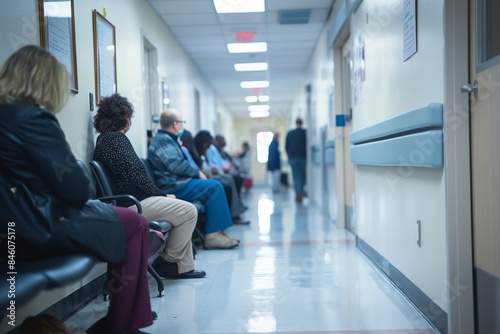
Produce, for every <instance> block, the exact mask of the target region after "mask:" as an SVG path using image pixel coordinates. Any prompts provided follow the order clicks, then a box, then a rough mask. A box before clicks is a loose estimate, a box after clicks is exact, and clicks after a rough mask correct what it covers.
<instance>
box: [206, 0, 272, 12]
mask: <svg viewBox="0 0 500 334" xmlns="http://www.w3.org/2000/svg"><path fill="white" fill-rule="evenodd" d="M214 6H215V10H216V11H217V13H219V14H221V13H258V12H264V11H265V10H266V3H265V0H251V1H249V0H214Z"/></svg>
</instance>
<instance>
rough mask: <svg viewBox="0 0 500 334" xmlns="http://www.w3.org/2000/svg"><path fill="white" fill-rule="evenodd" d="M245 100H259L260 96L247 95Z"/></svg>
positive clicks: (251, 101) (253, 101)
mask: <svg viewBox="0 0 500 334" xmlns="http://www.w3.org/2000/svg"><path fill="white" fill-rule="evenodd" d="M245 101H246V102H248V103H255V102H257V101H259V98H258V97H257V96H255V95H252V96H247V97H245Z"/></svg>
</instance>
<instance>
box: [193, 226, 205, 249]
mask: <svg viewBox="0 0 500 334" xmlns="http://www.w3.org/2000/svg"><path fill="white" fill-rule="evenodd" d="M194 234H195V235H196V236H197V237H198V238H200V240H201V245H202V246H203V245H205V236H204V235H203V233H201V231H200V230H199V229H198V227H195V229H194Z"/></svg>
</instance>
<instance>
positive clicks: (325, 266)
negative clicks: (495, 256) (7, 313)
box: [66, 188, 435, 334]
mask: <svg viewBox="0 0 500 334" xmlns="http://www.w3.org/2000/svg"><path fill="white" fill-rule="evenodd" d="M293 200H294V196H293V193H292V191H291V190H287V191H284V192H283V193H281V194H273V193H272V192H271V191H270V190H269V189H267V188H254V189H252V190H251V191H250V193H249V194H248V195H247V196H246V198H245V203H246V205H247V206H248V207H249V210H248V211H247V212H246V213H245V218H246V219H249V220H250V221H251V224H250V226H233V227H231V228H230V229H228V230H227V233H228V234H229V235H231V236H233V237H236V238H239V239H241V240H242V242H241V245H240V247H239V248H237V249H233V250H216V251H204V250H199V251H198V255H197V259H196V267H197V268H199V269H202V270H205V271H206V272H207V277H206V278H204V279H196V280H165V281H164V282H165V296H164V297H161V298H158V297H155V296H156V293H155V290H156V283H155V282H154V281H153V280H150V291H151V296H152V298H151V301H152V306H153V309H154V310H155V311H156V312H157V313H158V314H159V319H158V320H156V321H155V323H154V324H153V325H152V326H151V327H149V328H145V329H144V330H145V331H147V332H150V333H161V334H163V333H179V334H195V333H207V334H208V333H282V334H283V333H295V334H297V333H322V334H327V333H337V334H340V333H351V334H375V333H376V334H389V333H391V334H396V333H398V334H400V333H405V334H416V333H419V334H430V333H435V332H434V331H433V330H432V329H431V328H430V326H429V324H428V323H427V322H426V321H425V320H424V319H423V318H422V317H421V316H420V314H419V313H418V312H417V311H416V310H415V309H414V308H413V307H412V306H411V305H410V304H409V303H408V302H407V300H406V299H405V298H404V297H403V296H401V294H400V293H399V292H398V291H397V290H396V289H395V288H394V287H393V286H392V285H391V284H390V283H389V282H387V281H386V279H385V278H384V277H383V276H381V274H380V273H379V272H378V271H377V270H376V269H375V268H374V267H373V266H372V264H370V263H369V262H368V261H367V260H366V259H365V258H364V257H363V256H362V255H361V254H360V253H359V252H358V250H357V249H356V246H355V238H354V236H353V235H352V234H351V233H350V232H348V231H346V230H343V229H337V228H336V225H335V222H333V221H331V220H329V219H328V218H327V217H325V216H324V215H323V214H322V213H321V210H320V209H319V208H318V207H316V206H315V205H313V204H306V205H303V206H301V205H296V204H295V203H294V201H293ZM105 309H106V303H104V302H103V301H102V300H101V299H98V300H96V301H94V302H93V303H91V304H90V305H89V306H87V307H86V308H85V309H83V310H82V311H80V312H79V314H77V315H76V316H75V317H73V318H72V319H70V320H68V321H67V322H66V323H67V324H68V325H70V326H72V328H74V329H75V333H83V330H82V328H86V327H87V326H88V325H89V323H88V322H89V319H94V318H96V317H97V318H98V317H99V316H102V315H103V314H104V312H105Z"/></svg>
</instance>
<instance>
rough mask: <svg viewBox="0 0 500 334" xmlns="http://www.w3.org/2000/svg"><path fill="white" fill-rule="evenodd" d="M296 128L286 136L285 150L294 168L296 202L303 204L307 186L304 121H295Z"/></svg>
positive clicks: (299, 119) (298, 119)
mask: <svg viewBox="0 0 500 334" xmlns="http://www.w3.org/2000/svg"><path fill="white" fill-rule="evenodd" d="M295 126H296V128H295V129H293V130H290V131H288V133H287V135H286V142H285V150H286V154H287V155H288V162H289V163H290V167H291V168H292V178H293V188H294V189H295V202H297V203H301V202H302V199H303V198H304V194H305V191H304V187H305V185H306V164H307V159H306V151H307V144H306V130H304V129H303V128H302V119H301V118H297V120H296V121H295Z"/></svg>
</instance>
